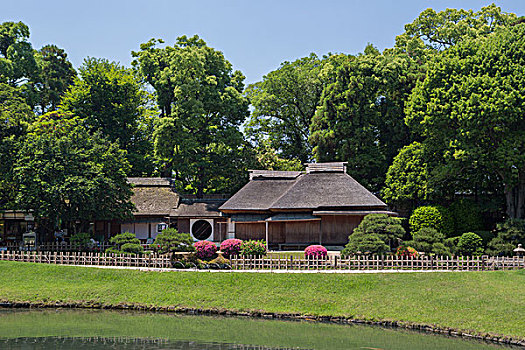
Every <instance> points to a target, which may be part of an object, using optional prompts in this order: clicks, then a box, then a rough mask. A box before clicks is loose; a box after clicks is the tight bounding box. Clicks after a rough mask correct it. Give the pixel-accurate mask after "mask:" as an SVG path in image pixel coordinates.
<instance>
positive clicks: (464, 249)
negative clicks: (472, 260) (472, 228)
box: [457, 232, 483, 256]
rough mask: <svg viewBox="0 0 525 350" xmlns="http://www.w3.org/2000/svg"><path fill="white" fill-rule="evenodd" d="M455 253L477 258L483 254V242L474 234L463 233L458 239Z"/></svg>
mask: <svg viewBox="0 0 525 350" xmlns="http://www.w3.org/2000/svg"><path fill="white" fill-rule="evenodd" d="M457 253H458V254H459V255H465V256H479V255H481V254H483V240H482V239H481V237H480V236H478V235H477V234H475V233H474V232H467V233H464V234H462V235H461V237H460V238H459V241H458V248H457Z"/></svg>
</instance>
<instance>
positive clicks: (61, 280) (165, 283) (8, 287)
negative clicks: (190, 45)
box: [0, 261, 525, 337]
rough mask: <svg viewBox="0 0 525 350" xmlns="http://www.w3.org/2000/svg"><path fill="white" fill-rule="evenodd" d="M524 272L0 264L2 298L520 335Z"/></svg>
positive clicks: (524, 331) (523, 332)
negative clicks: (264, 314)
mask: <svg viewBox="0 0 525 350" xmlns="http://www.w3.org/2000/svg"><path fill="white" fill-rule="evenodd" d="M524 285H525V271H496V272H464V273H404V274H393V273H389V274H256V273H203V272H164V273H159V272H141V271H134V270H103V269H96V268H84V267H73V266H54V265H40V264H30V263H17V262H6V261H1V262H0V299H3V300H10V301H44V302H46V301H62V302H68V301H87V300H89V301H96V302H101V303H105V304H118V303H123V302H125V303H140V304H148V305H156V306H168V305H174V306H183V307H195V308H226V309H231V310H237V311H248V310H265V311H268V312H283V313H302V314H313V315H331V316H352V317H356V318H367V319H389V320H397V321H408V322H417V323H426V324H435V325H438V326H441V327H453V328H457V329H461V330H469V331H476V332H491V333H498V334H503V335H508V336H514V337H524V336H525V317H523V310H524V309H525V293H523V286H524Z"/></svg>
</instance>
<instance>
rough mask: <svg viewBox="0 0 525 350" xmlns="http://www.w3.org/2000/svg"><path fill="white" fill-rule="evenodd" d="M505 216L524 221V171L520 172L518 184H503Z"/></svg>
mask: <svg viewBox="0 0 525 350" xmlns="http://www.w3.org/2000/svg"><path fill="white" fill-rule="evenodd" d="M505 199H506V201H507V215H508V216H509V218H510V219H525V171H524V172H522V171H520V173H519V176H518V182H517V183H514V184H505Z"/></svg>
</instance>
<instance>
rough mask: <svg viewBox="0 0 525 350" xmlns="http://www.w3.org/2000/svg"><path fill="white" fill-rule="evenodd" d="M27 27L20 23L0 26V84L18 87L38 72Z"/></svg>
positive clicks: (5, 23)
mask: <svg viewBox="0 0 525 350" xmlns="http://www.w3.org/2000/svg"><path fill="white" fill-rule="evenodd" d="M28 39H29V27H28V26H27V25H25V24H24V23H22V22H16V23H15V22H4V23H2V24H0V82H1V83H7V84H9V85H11V86H18V85H20V84H22V83H25V82H27V80H28V79H29V78H31V77H32V76H34V75H35V74H36V72H37V70H38V67H37V64H36V61H35V56H34V52H33V47H32V46H31V43H29V41H28Z"/></svg>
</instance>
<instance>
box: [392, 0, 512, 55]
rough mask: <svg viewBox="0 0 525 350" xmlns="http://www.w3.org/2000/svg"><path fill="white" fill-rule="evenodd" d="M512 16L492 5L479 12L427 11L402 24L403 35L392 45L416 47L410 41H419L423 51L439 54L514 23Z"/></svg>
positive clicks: (454, 10) (458, 10)
mask: <svg viewBox="0 0 525 350" xmlns="http://www.w3.org/2000/svg"><path fill="white" fill-rule="evenodd" d="M517 19H518V18H517V16H516V15H515V14H513V13H505V12H501V8H499V7H498V6H496V5H494V4H490V5H488V6H486V7H482V8H481V10H479V11H477V12H474V11H473V10H463V9H446V10H443V11H440V12H436V11H435V10H433V9H431V8H429V9H426V10H425V11H423V12H421V14H420V15H419V16H418V17H417V18H416V19H415V20H414V21H413V22H412V23H409V24H407V25H405V33H403V34H402V35H400V36H398V37H397V38H396V46H397V47H404V48H406V47H407V45H408V46H409V45H412V47H414V46H417V45H416V44H414V43H411V41H412V40H421V41H422V42H423V43H424V44H425V46H426V48H427V49H430V50H433V51H439V50H443V49H446V48H449V47H451V46H453V45H455V44H457V43H459V42H461V41H464V40H471V39H475V38H478V37H480V36H487V35H489V34H490V33H493V32H494V31H496V30H497V29H498V28H501V27H505V26H509V25H511V24H513V23H515V22H516V20H517Z"/></svg>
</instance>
